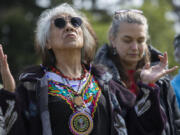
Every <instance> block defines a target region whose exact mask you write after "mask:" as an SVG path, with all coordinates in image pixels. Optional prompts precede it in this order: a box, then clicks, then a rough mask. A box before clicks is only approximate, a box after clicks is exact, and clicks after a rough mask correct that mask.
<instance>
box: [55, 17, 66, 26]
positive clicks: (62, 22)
mask: <svg viewBox="0 0 180 135" xmlns="http://www.w3.org/2000/svg"><path fill="white" fill-rule="evenodd" d="M54 25H55V26H56V27H58V28H64V26H65V25H66V22H65V20H64V19H63V18H57V19H56V20H54Z"/></svg>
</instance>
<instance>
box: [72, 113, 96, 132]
mask: <svg viewBox="0 0 180 135" xmlns="http://www.w3.org/2000/svg"><path fill="white" fill-rule="evenodd" d="M69 128H70V130H71V132H72V133H73V134H75V135H88V134H90V133H91V131H92V129H93V120H92V117H91V116H90V115H89V114H88V113H86V112H75V113H73V114H72V115H71V117H70V119H69Z"/></svg>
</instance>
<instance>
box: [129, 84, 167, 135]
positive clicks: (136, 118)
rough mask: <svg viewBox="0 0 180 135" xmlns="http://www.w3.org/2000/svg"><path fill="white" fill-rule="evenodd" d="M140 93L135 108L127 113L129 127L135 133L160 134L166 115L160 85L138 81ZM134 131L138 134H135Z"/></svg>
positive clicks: (144, 134)
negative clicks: (160, 94)
mask: <svg viewBox="0 0 180 135" xmlns="http://www.w3.org/2000/svg"><path fill="white" fill-rule="evenodd" d="M138 86H139V89H140V91H139V94H138V96H137V100H136V103H135V105H134V107H133V108H130V109H129V110H128V113H127V117H126V118H127V119H126V122H127V128H128V130H129V132H128V133H129V134H133V135H139V134H143V135H160V134H161V133H162V131H163V129H164V127H165V122H166V116H165V113H164V112H163V110H162V109H161V106H160V101H159V91H160V89H159V87H158V86H155V87H150V86H148V85H146V84H142V83H138ZM134 132H135V133H136V134H134Z"/></svg>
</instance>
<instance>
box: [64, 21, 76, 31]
mask: <svg viewBox="0 0 180 135" xmlns="http://www.w3.org/2000/svg"><path fill="white" fill-rule="evenodd" d="M65 30H66V31H67V32H68V31H74V30H75V28H74V27H73V26H72V24H71V23H70V22H67V24H66V28H65Z"/></svg>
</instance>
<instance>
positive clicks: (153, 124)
mask: <svg viewBox="0 0 180 135" xmlns="http://www.w3.org/2000/svg"><path fill="white" fill-rule="evenodd" d="M108 34H109V35H108V37H109V45H108V44H105V45H103V46H102V47H101V48H100V49H99V50H98V52H97V54H96V57H95V61H94V63H99V64H102V65H103V66H104V67H107V68H108V71H109V72H110V73H111V75H112V76H113V80H114V81H116V82H117V83H119V84H120V85H121V86H122V88H121V90H118V91H113V93H114V97H116V98H117V100H118V101H119V106H120V108H121V111H120V112H121V115H122V116H123V118H124V119H125V122H126V126H127V132H128V135H162V134H163V135H178V134H180V128H179V126H180V123H179V122H180V116H179V115H180V113H179V110H178V108H177V106H176V104H175V105H174V102H175V101H173V104H172V105H171V103H170V102H169V100H170V101H171V98H172V97H174V96H173V95H170V96H169V95H166V94H167V93H163V92H164V91H167V92H169V91H172V90H170V89H171V88H170V85H169V81H167V80H166V79H163V78H165V76H164V75H167V74H168V73H170V72H172V71H174V70H176V69H177V67H176V66H175V67H173V68H171V69H167V68H166V67H167V65H168V58H167V53H166V52H165V53H164V54H163V55H157V54H158V52H157V53H155V54H156V55H157V56H158V59H159V62H157V63H156V64H154V65H153V63H151V59H150V51H151V52H153V53H154V49H153V48H151V47H150V46H148V44H147V41H148V39H149V33H148V24H147V19H146V17H145V16H144V15H143V12H142V11H140V10H133V9H128V10H118V11H116V12H115V14H114V16H113V20H112V24H111V26H110V29H109V33H108ZM149 50H150V51H149ZM153 58H155V59H154V60H156V56H154V57H153ZM151 65H152V66H151ZM142 86H143V87H142ZM124 88H126V89H127V91H129V92H130V93H131V94H132V95H134V96H135V97H136V100H135V101H134V106H131V107H129V106H128V104H127V102H122V100H121V99H122V98H121V97H123V96H124V97H126V95H125V94H124V95H123V96H122V94H123V93H122V92H121V91H122V89H124ZM162 93H163V94H164V95H161V94H162ZM161 96H163V99H162V97H161ZM167 96H168V97H167ZM171 96H172V97H171ZM167 98H168V99H167ZM172 100H173V99H172ZM160 103H162V104H160ZM174 107H175V108H174ZM169 109H170V110H169ZM171 109H173V110H171ZM173 113H175V114H176V115H175V117H176V118H175V117H174V114H173ZM162 115H166V117H167V119H166V124H165V128H163V127H161V126H163V124H162V123H159V120H158V119H159V118H161V116H162ZM162 129H163V131H162Z"/></svg>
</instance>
